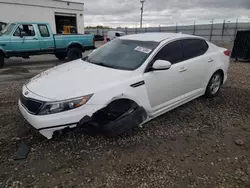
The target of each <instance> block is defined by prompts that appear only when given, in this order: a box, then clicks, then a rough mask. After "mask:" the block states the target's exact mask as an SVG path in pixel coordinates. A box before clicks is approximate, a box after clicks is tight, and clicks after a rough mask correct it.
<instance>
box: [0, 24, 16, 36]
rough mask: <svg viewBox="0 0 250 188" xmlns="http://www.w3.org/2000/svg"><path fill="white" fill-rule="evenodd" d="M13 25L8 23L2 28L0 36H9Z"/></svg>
mask: <svg viewBox="0 0 250 188" xmlns="http://www.w3.org/2000/svg"><path fill="white" fill-rule="evenodd" d="M15 25H16V24H13V23H9V24H8V25H6V27H5V28H3V30H2V31H0V35H9V34H10V33H11V31H12V30H13V29H14V27H15Z"/></svg>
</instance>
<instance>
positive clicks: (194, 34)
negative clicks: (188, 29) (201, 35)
mask: <svg viewBox="0 0 250 188" xmlns="http://www.w3.org/2000/svg"><path fill="white" fill-rule="evenodd" d="M193 35H195V21H194V30H193Z"/></svg>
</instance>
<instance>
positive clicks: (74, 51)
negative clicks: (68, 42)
mask: <svg viewBox="0 0 250 188" xmlns="http://www.w3.org/2000/svg"><path fill="white" fill-rule="evenodd" d="M80 58H82V50H80V49H79V48H70V49H69V50H68V60H69V61H73V60H76V59H80Z"/></svg>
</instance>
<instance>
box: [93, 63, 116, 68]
mask: <svg viewBox="0 0 250 188" xmlns="http://www.w3.org/2000/svg"><path fill="white" fill-rule="evenodd" d="M94 64H96V65H100V66H102V67H108V68H116V67H114V66H112V65H107V64H105V63H102V62H95V63H94Z"/></svg>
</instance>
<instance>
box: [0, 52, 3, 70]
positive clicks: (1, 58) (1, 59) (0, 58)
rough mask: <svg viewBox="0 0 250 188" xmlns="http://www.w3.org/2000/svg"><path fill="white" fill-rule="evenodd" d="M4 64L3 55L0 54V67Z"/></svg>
mask: <svg viewBox="0 0 250 188" xmlns="http://www.w3.org/2000/svg"><path fill="white" fill-rule="evenodd" d="M3 66H4V57H3V56H1V55H0V69H1V68H3Z"/></svg>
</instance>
